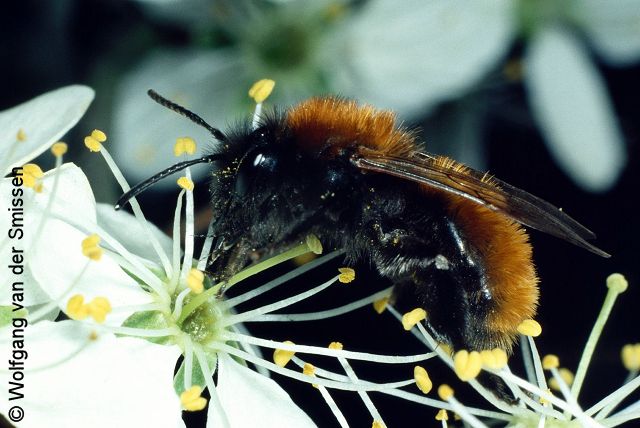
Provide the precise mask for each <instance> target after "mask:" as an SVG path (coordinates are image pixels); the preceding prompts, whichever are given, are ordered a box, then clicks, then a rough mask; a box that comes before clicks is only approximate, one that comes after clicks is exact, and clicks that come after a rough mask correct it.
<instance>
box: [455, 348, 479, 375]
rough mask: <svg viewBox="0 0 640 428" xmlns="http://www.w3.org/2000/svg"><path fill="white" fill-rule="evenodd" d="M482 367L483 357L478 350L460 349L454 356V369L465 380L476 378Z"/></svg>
mask: <svg viewBox="0 0 640 428" xmlns="http://www.w3.org/2000/svg"><path fill="white" fill-rule="evenodd" d="M481 369H482V358H481V357H480V353H479V352H477V351H471V352H469V351H467V350H465V349H463V350H461V351H458V352H456V353H455V355H454V356H453V370H454V371H455V372H456V374H457V375H458V377H459V378H460V379H461V380H463V381H465V382H466V381H468V380H471V379H474V378H475V377H476V376H478V375H479V374H480V370H481Z"/></svg>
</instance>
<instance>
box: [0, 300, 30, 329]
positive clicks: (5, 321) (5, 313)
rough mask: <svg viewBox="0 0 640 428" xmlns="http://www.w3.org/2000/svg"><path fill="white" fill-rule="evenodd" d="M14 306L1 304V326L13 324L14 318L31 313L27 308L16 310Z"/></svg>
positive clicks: (23, 316) (24, 316)
mask: <svg viewBox="0 0 640 428" xmlns="http://www.w3.org/2000/svg"><path fill="white" fill-rule="evenodd" d="M13 309H14V307H13V305H12V306H0V327H4V326H7V325H9V324H11V321H13V319H14V318H26V317H27V315H29V311H28V310H26V309H25V308H22V309H20V310H17V311H15V312H14V310H13Z"/></svg>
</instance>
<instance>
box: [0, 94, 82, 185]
mask: <svg viewBox="0 0 640 428" xmlns="http://www.w3.org/2000/svg"><path fill="white" fill-rule="evenodd" d="M93 95H94V92H93V89H91V88H89V87H87V86H80V85H73V86H67V87H64V88H60V89H57V90H55V91H51V92H47V93H46V94H44V95H40V96H39V97H36V98H34V99H32V100H30V101H27V102H25V103H23V104H20V105H18V106H16V107H13V108H12V109H9V110H5V111H3V112H0V159H1V161H0V164H1V165H2V171H0V172H2V175H3V176H4V175H6V174H7V172H9V171H11V168H12V167H14V166H19V165H22V164H24V163H26V162H28V161H29V160H31V159H33V158H35V157H36V156H38V155H39V154H40V153H42V152H44V151H45V150H46V149H48V148H49V147H50V146H51V145H52V144H53V143H55V142H56V141H57V140H58V139H59V138H60V137H62V136H63V135H64V134H65V133H66V132H67V131H68V130H69V129H70V128H71V127H72V126H73V125H75V124H76V123H77V122H78V120H80V118H81V117H82V115H83V114H84V112H85V111H86V110H87V108H88V107H89V104H91V101H92V100H93ZM20 129H21V130H22V131H23V132H24V133H25V135H26V140H25V141H22V142H20V143H16V141H17V140H16V137H17V134H18V131H19V130H20ZM16 144H17V146H16V149H15V151H13V153H11V154H10V152H11V148H12V146H14V145H16ZM9 156H10V157H9Z"/></svg>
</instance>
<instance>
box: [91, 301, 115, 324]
mask: <svg viewBox="0 0 640 428" xmlns="http://www.w3.org/2000/svg"><path fill="white" fill-rule="evenodd" d="M87 307H88V309H89V315H91V318H93V319H94V320H95V321H96V322H97V323H99V324H102V323H103V322H104V320H105V319H106V318H107V314H108V313H110V312H111V303H109V300H108V299H107V298H106V297H95V298H94V299H93V300H92V301H90V302H89V304H88V305H87Z"/></svg>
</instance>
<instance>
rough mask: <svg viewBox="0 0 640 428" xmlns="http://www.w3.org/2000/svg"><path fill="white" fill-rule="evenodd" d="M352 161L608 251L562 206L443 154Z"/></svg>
mask: <svg viewBox="0 0 640 428" xmlns="http://www.w3.org/2000/svg"><path fill="white" fill-rule="evenodd" d="M353 162H354V163H355V165H356V166H357V167H358V168H360V169H361V170H364V171H372V172H378V173H382V174H388V175H392V176H395V177H399V178H404V179H406V180H410V181H414V182H417V183H421V184H424V185H427V186H430V187H433V188H436V189H440V190H443V191H445V192H448V193H451V194H454V195H458V196H461V197H463V198H466V199H469V200H472V201H474V202H476V203H478V204H481V205H484V206H485V207H487V208H489V209H491V210H493V211H496V212H499V213H502V214H504V215H506V216H508V217H510V218H512V219H513V220H515V221H517V222H518V223H521V224H523V225H525V226H529V227H532V228H534V229H537V230H539V231H542V232H545V233H548V234H550V235H553V236H555V237H558V238H561V239H564V240H566V241H568V242H571V243H572V244H575V245H577V246H579V247H582V248H585V249H587V250H589V251H591V252H592V253H595V254H598V255H599V256H602V257H610V255H609V254H607V253H606V252H604V251H602V250H600V249H599V248H597V247H595V246H594V245H592V244H590V243H589V242H587V239H594V238H595V237H596V236H595V234H594V233H593V232H591V231H590V230H589V229H587V228H586V227H584V226H583V225H581V224H580V223H578V222H577V221H576V220H574V219H573V218H571V217H570V216H569V215H567V214H566V213H565V212H564V211H562V210H561V209H559V208H557V207H555V206H554V205H552V204H550V203H548V202H546V201H544V200H542V199H540V198H538V197H537V196H533V195H532V194H530V193H527V192H525V191H524V190H520V189H518V188H517V187H514V186H512V185H510V184H508V183H505V182H504V181H501V180H498V179H496V178H494V177H491V176H489V175H488V174H484V173H481V172H479V171H476V170H474V169H471V168H469V167H467V166H464V165H462V164H459V163H457V162H454V161H452V160H451V159H448V158H446V157H443V156H436V155H431V154H428V153H421V152H413V153H412V154H410V155H409V156H407V157H394V156H386V155H385V156H380V155H376V154H373V153H372V154H367V153H363V154H360V155H356V156H355V157H354V160H353Z"/></svg>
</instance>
